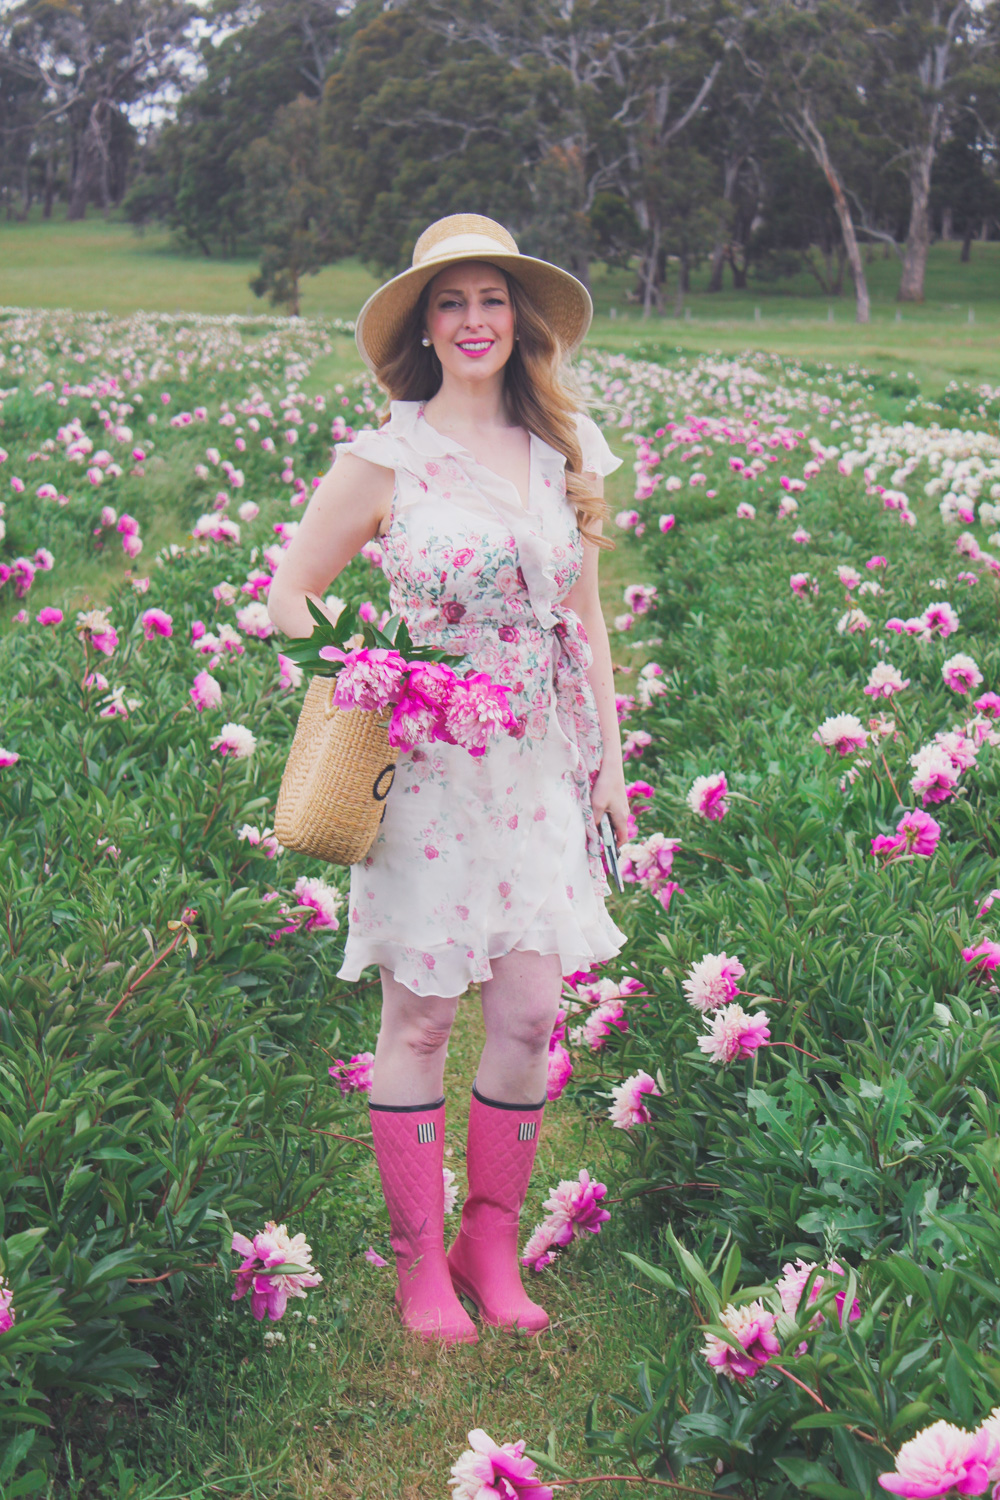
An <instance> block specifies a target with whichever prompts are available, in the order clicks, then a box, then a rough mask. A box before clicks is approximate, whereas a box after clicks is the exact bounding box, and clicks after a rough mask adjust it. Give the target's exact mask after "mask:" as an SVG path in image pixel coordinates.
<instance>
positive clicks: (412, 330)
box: [378, 266, 615, 548]
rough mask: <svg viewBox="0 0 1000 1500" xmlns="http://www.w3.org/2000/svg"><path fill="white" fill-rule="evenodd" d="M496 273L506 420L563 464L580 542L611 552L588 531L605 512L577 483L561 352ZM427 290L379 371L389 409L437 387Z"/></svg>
mask: <svg viewBox="0 0 1000 1500" xmlns="http://www.w3.org/2000/svg"><path fill="white" fill-rule="evenodd" d="M495 269H496V270H499V271H500V274H501V275H502V276H503V277H504V280H505V281H506V283H507V289H508V292H509V295H510V300H511V306H512V307H513V309H514V328H515V330H516V332H517V335H518V338H517V342H516V343H515V345H514V350H513V353H512V354H511V356H510V359H509V360H508V361H507V363H506V365H505V366H504V394H505V396H506V398H507V405H508V408H509V410H510V413H511V416H512V417H513V418H514V421H515V422H516V423H517V425H518V426H520V427H523V428H525V430H526V431H528V432H533V433H534V434H535V436H536V437H540V438H541V439H542V441H543V442H546V443H548V444H549V445H550V447H552V448H555V449H556V451H557V452H559V453H562V454H563V455H564V456H565V459H566V496H567V499H568V500H569V501H570V504H571V505H572V506H573V509H574V511H575V512H576V520H577V525H578V526H579V528H580V535H581V536H582V537H583V539H584V541H586V542H589V543H590V544H591V545H592V546H595V547H605V548H611V547H614V545H615V544H614V542H613V541H611V540H610V539H609V538H608V537H606V536H603V535H602V534H601V533H600V532H598V531H595V530H594V529H593V528H594V524H595V522H597V521H603V520H604V518H605V517H606V516H607V514H608V507H607V505H606V503H605V501H604V500H603V499H602V498H601V496H600V495H595V494H594V492H593V490H592V489H591V488H590V487H589V485H588V484H587V481H586V480H585V479H584V477H583V469H582V454H581V451H580V442H579V439H578V437H577V432H576V420H575V419H576V416H577V413H578V412H581V411H582V410H583V402H582V400H581V399H580V397H579V395H578V394H577V392H576V390H575V389H574V384H573V381H572V376H571V375H570V373H569V372H568V370H567V368H566V365H565V354H564V351H563V348H562V345H561V344H560V342H559V340H558V338H557V337H556V335H555V334H554V333H553V332H552V329H551V328H550V327H549V325H548V324H547V323H546V321H545V319H544V318H543V317H542V314H541V313H540V312H539V310H538V308H537V306H536V305H535V303H534V302H533V301H532V300H531V297H530V296H529V295H528V293H527V292H526V291H525V289H524V287H523V286H521V285H520V283H519V282H518V281H517V280H516V278H515V277H513V276H510V275H508V274H507V273H506V272H505V271H503V270H502V269H501V268H500V267H499V266H498V267H495ZM431 284H432V283H431V282H430V281H429V282H428V283H427V285H426V286H425V287H424V289H423V291H422V292H421V294H420V296H419V298H418V299H417V302H416V304H415V306H414V308H413V311H412V312H411V313H410V316H409V318H408V319H407V321H406V324H405V325H404V328H403V330H402V332H401V334H400V338H399V345H398V350H397V353H396V354H395V355H394V356H393V358H392V359H390V360H387V361H386V363H385V364H384V365H383V366H382V368H381V369H380V370H379V371H378V382H379V385H380V386H381V387H382V389H383V390H384V391H385V392H386V394H387V396H388V398H389V400H390V401H429V400H430V398H431V397H432V396H434V395H436V394H437V392H438V390H439V389H440V387H441V361H440V360H439V359H438V357H437V355H436V354H435V353H434V350H433V348H425V347H424V345H423V344H422V343H421V342H420V339H421V334H422V333H423V330H424V327H425V320H426V317H427V304H428V302H429V300H430V292H431ZM380 416H381V422H382V424H384V423H386V422H387V421H388V420H389V411H388V408H386V409H385V410H384V411H383V412H382V413H381V414H380Z"/></svg>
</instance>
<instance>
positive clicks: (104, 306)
mask: <svg viewBox="0 0 1000 1500" xmlns="http://www.w3.org/2000/svg"><path fill="white" fill-rule="evenodd" d="M959 254H960V247H959V246H958V245H957V244H952V243H949V244H939V245H935V246H933V248H932V250H931V257H930V264H929V268H928V275H927V301H926V302H925V303H924V304H923V305H922V306H920V307H915V306H912V305H909V306H905V307H901V308H900V307H897V304H896V301H895V296H896V287H897V284H898V280H899V263H898V261H897V260H896V258H895V257H894V256H893V257H892V258H890V259H886V258H885V257H884V256H883V254H882V252H881V251H878V252H877V253H875V255H874V256H873V259H872V261H871V263H870V265H869V266H868V277H869V285H870V290H871V295H872V322H871V323H870V324H869V325H868V326H867V327H863V328H859V327H858V326H857V325H856V324H855V322H854V307H853V299H852V297H851V296H850V295H849V294H847V295H844V296H842V297H840V298H832V299H831V298H828V297H826V296H824V295H823V294H822V293H820V291H819V290H818V288H817V287H816V284H815V282H814V281H813V280H812V279H811V278H810V277H809V276H807V275H805V274H801V275H799V276H797V277H793V278H790V279H789V280H786V281H783V282H781V283H780V284H772V283H760V284H758V285H752V286H751V287H750V288H749V289H748V290H747V291H745V292H733V291H730V290H727V291H723V292H721V293H718V294H716V295H710V294H709V293H707V292H706V291H704V290H703V288H704V285H705V282H706V279H707V268H705V267H703V268H702V269H701V270H700V271H699V272H698V273H696V274H695V277H694V289H693V291H692V293H691V295H690V297H689V298H688V301H687V308H686V312H685V316H683V317H682V318H680V319H678V318H676V317H674V316H673V315H672V314H670V315H663V316H661V315H655V316H653V317H651V318H649V319H647V320H645V321H644V320H643V319H642V318H641V316H640V314H639V312H638V311H637V310H636V309H635V308H634V307H633V306H631V305H630V304H629V303H628V302H627V300H626V298H627V295H628V293H629V290H630V288H631V285H632V277H631V275H630V274H629V273H628V272H625V271H610V272H609V271H608V270H607V269H606V268H605V267H604V266H603V265H602V264H600V263H595V265H594V268H593V294H594V302H595V306H596V309H597V316H596V318H595V320H594V325H593V329H592V332H591V335H590V340H591V342H592V343H593V344H595V345H598V346H600V347H603V348H608V349H620V350H622V351H623V352H627V353H629V354H636V353H639V354H649V355H651V356H652V357H654V358H655V357H656V356H657V354H658V353H662V352H665V351H668V350H669V351H673V350H675V349H677V348H678V347H680V348H682V349H684V350H685V351H690V352H692V353H697V354H701V353H705V352H713V351H716V350H718V351H719V352H720V353H725V354H735V353H742V352H744V351H746V350H749V349H761V350H765V351H767V352H769V353H775V354H782V355H791V356H793V357H796V358H800V359H806V360H810V361H816V360H829V361H831V362H832V363H835V364H843V365H846V364H850V363H852V362H859V363H861V364H863V365H865V366H866V367H868V368H870V369H872V370H875V371H878V372H880V373H888V372H889V371H891V370H898V371H899V372H900V373H904V374H905V373H907V372H911V373H912V374H913V375H914V376H915V377H916V378H917V379H918V380H919V381H920V382H921V385H922V386H923V388H924V392H925V394H927V395H928V396H935V395H937V394H939V393H940V392H941V390H943V388H944V386H945V385H946V384H947V382H948V381H949V380H959V381H962V380H964V381H969V382H971V383H973V384H975V383H978V382H980V381H986V382H988V383H990V384H997V383H1000V244H989V243H987V244H982V243H979V242H977V243H976V244H974V245H973V247H972V259H971V261H970V262H969V264H968V265H965V266H963V265H961V264H960V262H959ZM255 270H256V262H255V261H254V260H253V258H252V257H241V258H240V259H237V260H213V259H208V258H206V257H204V256H201V255H191V254H186V253H182V252H179V251H177V250H176V249H175V248H173V247H172V245H171V239H170V236H169V234H167V233H166V232H165V231H161V230H156V231H147V232H145V233H143V234H137V233H136V232H135V231H134V230H133V229H132V228H131V226H130V225H129V224H127V223H124V222H120V221H116V220H115V219H113V218H112V219H110V220H105V219H103V218H99V217H93V218H90V219H87V220H85V221H84V222H83V223H77V224H68V223H66V222H65V221H60V220H53V221H50V222H49V223H42V222H41V221H39V220H38V219H32V220H29V222H27V223H25V224H16V223H13V224H12V223H3V224H0V304H2V305H6V306H17V307H68V308H74V309H76V310H79V311H98V310H106V311H108V312H112V313H122V314H127V313H130V312H134V311H137V310H139V309H144V310H147V311H160V312H203V313H255V312H257V313H259V312H266V311H271V309H269V308H268V307H267V304H266V303H264V302H261V301H260V300H259V299H258V298H256V297H255V296H254V295H253V293H252V292H251V291H250V290H249V286H248V282H249V279H250V277H251V276H252V275H253V274H254V272H255ZM377 284H378V282H377V279H376V278H375V277H373V276H372V275H371V274H370V272H368V271H367V270H366V269H365V268H364V267H363V266H362V265H361V264H360V263H359V262H357V261H355V260H344V261H340V262H338V263H337V264H336V265H335V266H328V267H327V268H325V269H324V270H323V271H321V272H320V273H319V275H318V276H315V277H309V278H307V280H306V282H305V291H304V296H303V311H304V313H305V314H306V315H307V316H313V317H339V318H352V317H353V316H354V314H355V313H356V312H357V310H358V308H359V307H360V306H361V303H362V302H363V301H364V299H365V297H366V296H367V295H368V294H369V292H371V291H372V290H373V289H374V288H375V286H376V285H377ZM612 311H613V312H614V316H612ZM758 312H759V319H758V316H757V314H758ZM970 312H971V316H972V319H973V321H972V322H970V321H969V318H970ZM831 317H832V321H831ZM356 367H357V366H356V360H355V357H354V355H353V351H352V348H351V345H350V342H349V341H347V340H345V343H344V349H343V351H342V353H341V354H340V355H339V356H338V359H337V360H336V361H335V362H334V363H331V365H330V367H329V368H328V369H325V370H324V371H323V372H322V373H323V375H329V376H330V377H331V378H338V377H339V375H340V374H341V373H347V372H349V371H350V370H351V369H353V368H356Z"/></svg>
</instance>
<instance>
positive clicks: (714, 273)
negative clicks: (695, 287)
mask: <svg viewBox="0 0 1000 1500" xmlns="http://www.w3.org/2000/svg"><path fill="white" fill-rule="evenodd" d="M725 264H726V242H725V240H724V239H723V238H722V236H721V235H720V237H719V238H718V239H717V240H716V242H715V244H714V246H713V247H712V269H711V271H710V272H709V277H708V290H709V291H710V292H721V291H722V272H723V270H724V268H725Z"/></svg>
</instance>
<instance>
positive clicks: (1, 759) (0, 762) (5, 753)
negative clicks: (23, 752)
mask: <svg viewBox="0 0 1000 1500" xmlns="http://www.w3.org/2000/svg"><path fill="white" fill-rule="evenodd" d="M20 759H21V757H20V756H19V755H18V753H17V751H16V750H5V749H4V748H3V746H2V745H0V769H6V768H7V766H16V765H17V763H18V761H19V760H20Z"/></svg>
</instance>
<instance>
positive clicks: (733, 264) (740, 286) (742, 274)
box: [729, 251, 747, 292]
mask: <svg viewBox="0 0 1000 1500" xmlns="http://www.w3.org/2000/svg"><path fill="white" fill-rule="evenodd" d="M729 265H730V268H731V269H732V273H733V290H734V291H737V292H745V291H746V289H747V262H746V261H744V262H743V264H742V265H740V263H739V261H738V260H737V258H736V254H735V251H733V252H732V253H731V254H730V256H729Z"/></svg>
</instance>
